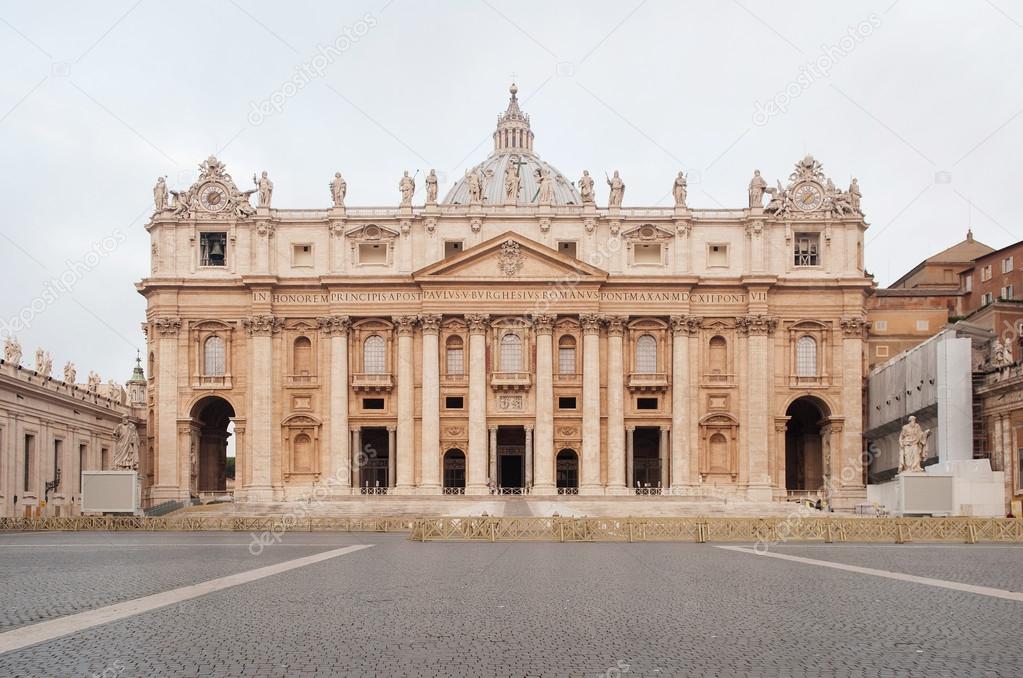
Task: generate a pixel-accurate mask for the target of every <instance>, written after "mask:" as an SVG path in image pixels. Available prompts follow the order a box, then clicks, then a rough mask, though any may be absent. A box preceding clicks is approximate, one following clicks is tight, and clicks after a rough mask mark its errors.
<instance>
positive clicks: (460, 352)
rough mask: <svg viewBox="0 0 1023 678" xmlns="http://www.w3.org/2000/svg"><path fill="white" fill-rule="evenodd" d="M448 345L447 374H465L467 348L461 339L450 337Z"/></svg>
mask: <svg viewBox="0 0 1023 678" xmlns="http://www.w3.org/2000/svg"><path fill="white" fill-rule="evenodd" d="M446 344H447V362H446V365H447V373H448V374H465V347H464V345H463V344H462V338H461V337H448V340H447V342H446Z"/></svg>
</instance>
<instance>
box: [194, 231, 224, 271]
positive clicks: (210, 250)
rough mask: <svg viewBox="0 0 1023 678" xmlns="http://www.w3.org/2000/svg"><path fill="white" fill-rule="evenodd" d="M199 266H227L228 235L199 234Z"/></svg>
mask: <svg viewBox="0 0 1023 678" xmlns="http://www.w3.org/2000/svg"><path fill="white" fill-rule="evenodd" d="M199 265H200V266H227V233H200V234H199Z"/></svg>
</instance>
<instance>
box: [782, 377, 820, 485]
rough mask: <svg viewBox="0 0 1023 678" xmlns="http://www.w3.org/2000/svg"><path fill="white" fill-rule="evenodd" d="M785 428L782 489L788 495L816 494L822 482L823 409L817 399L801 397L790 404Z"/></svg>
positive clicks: (786, 412)
mask: <svg viewBox="0 0 1023 678" xmlns="http://www.w3.org/2000/svg"><path fill="white" fill-rule="evenodd" d="M785 414H787V415H788V416H789V421H788V424H787V425H786V427H785V489H786V490H787V491H788V493H789V495H791V496H800V495H803V494H815V493H816V492H817V491H819V490H820V489H821V488H822V486H823V484H824V470H825V469H824V449H823V445H822V439H821V424H822V423H823V421H824V419H826V418H827V411H826V408H825V407H824V406H823V403H820V401H818V400H817V399H816V398H810V397H806V396H804V397H802V398H798V399H797V400H795V401H793V403H792V404H791V405H789V408H788V410H786V411H785Z"/></svg>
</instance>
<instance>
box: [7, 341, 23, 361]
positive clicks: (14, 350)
mask: <svg viewBox="0 0 1023 678" xmlns="http://www.w3.org/2000/svg"><path fill="white" fill-rule="evenodd" d="M4 362H7V363H12V364H14V365H20V364H21V342H19V341H18V340H17V339H15V338H14V337H7V338H6V339H4Z"/></svg>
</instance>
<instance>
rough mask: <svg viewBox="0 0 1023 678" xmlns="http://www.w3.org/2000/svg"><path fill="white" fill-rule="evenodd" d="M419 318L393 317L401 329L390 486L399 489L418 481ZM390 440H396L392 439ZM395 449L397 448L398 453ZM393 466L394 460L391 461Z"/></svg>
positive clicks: (406, 488)
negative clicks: (416, 345) (416, 339)
mask: <svg viewBox="0 0 1023 678" xmlns="http://www.w3.org/2000/svg"><path fill="white" fill-rule="evenodd" d="M417 322H419V318H418V317H417V316H414V315H402V316H397V317H395V318H394V325H395V328H396V329H397V331H398V375H397V376H398V427H397V429H398V431H397V432H398V442H397V450H395V448H394V447H393V446H392V447H391V448H390V452H391V454H394V455H395V456H394V460H395V461H396V462H397V469H396V471H395V473H394V481H392V482H391V486H392V487H394V488H395V489H396V490H398V492H399V493H400V492H408V491H410V490H411V489H412V486H413V484H414V481H415V474H414V473H413V471H414V467H413V461H412V450H413V447H414V445H413V440H412V439H413V437H414V436H415V430H416V421H415V416H416V413H415V383H414V382H413V379H414V370H413V363H414V360H415V356H413V349H412V333H413V332H414V331H415V328H416V323H417ZM391 442H394V441H393V439H392V441H391ZM395 452H397V453H396V454H395ZM392 466H393V464H392Z"/></svg>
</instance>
